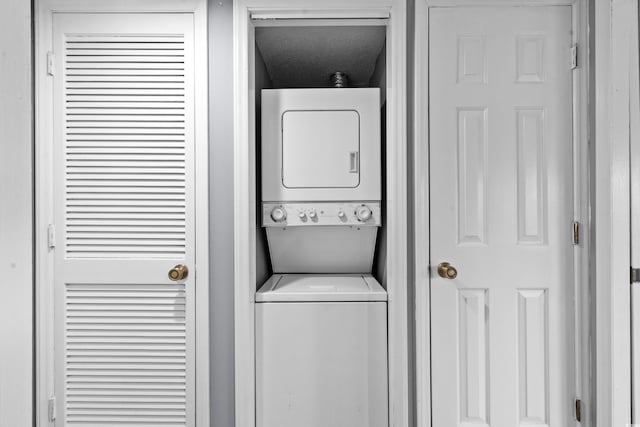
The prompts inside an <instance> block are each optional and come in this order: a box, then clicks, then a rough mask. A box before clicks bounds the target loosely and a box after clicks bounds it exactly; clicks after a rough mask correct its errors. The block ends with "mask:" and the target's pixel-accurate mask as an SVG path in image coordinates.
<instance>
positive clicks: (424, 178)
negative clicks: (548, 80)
mask: <svg viewBox="0 0 640 427" xmlns="http://www.w3.org/2000/svg"><path fill="white" fill-rule="evenodd" d="M460 6H477V7H478V6H479V7H485V6H505V7H506V6H570V7H571V8H572V26H573V42H574V43H577V44H578V46H579V47H580V53H579V58H578V61H579V64H578V68H577V69H576V70H574V74H573V117H574V125H573V162H574V177H573V186H574V200H575V202H574V218H575V220H577V221H579V222H580V223H581V225H582V226H583V227H582V228H583V230H582V232H581V236H580V238H581V240H580V244H579V245H576V246H574V268H575V277H574V295H575V316H574V319H575V320H574V334H575V335H574V345H575V353H574V359H575V363H576V377H575V382H576V384H575V389H576V399H580V400H581V401H582V406H583V414H585V413H586V412H588V411H586V410H585V409H586V408H591V395H592V392H591V384H590V383H589V378H590V368H589V367H590V364H591V363H590V360H591V354H590V350H589V346H590V341H589V336H590V333H591V330H590V327H589V325H590V318H591V317H590V316H591V314H592V311H591V310H590V298H589V287H588V286H587V285H586V284H587V283H589V277H590V276H589V270H588V266H589V262H588V261H589V254H590V251H591V244H590V237H591V233H590V230H591V224H590V223H589V218H590V215H589V206H590V192H591V187H590V185H589V182H590V171H589V160H590V154H589V146H588V135H589V133H588V131H589V127H588V126H589V125H588V123H589V121H588V118H589V111H588V105H587V101H588V94H589V92H588V82H589V58H588V33H587V29H588V8H587V7H586V6H587V5H586V3H585V2H583V1H579V0H542V1H540V0H538V1H531V0H417V1H416V13H415V21H414V28H415V46H414V58H415V62H414V67H415V68H414V70H415V71H414V74H413V82H412V83H413V86H414V89H415V93H416V95H415V99H414V100H413V105H412V107H413V122H414V123H413V134H414V138H413V146H412V149H413V153H414V161H413V177H412V178H413V183H414V184H413V198H414V208H413V212H414V214H413V223H412V224H411V225H412V227H413V231H414V232H413V233H412V234H413V235H414V236H421V237H420V241H424V242H429V241H430V233H429V224H430V218H429V211H430V209H429V208H430V204H429V198H430V195H429V174H430V171H429V118H428V117H429V116H428V112H429V78H428V75H429V51H428V48H429V25H428V22H429V21H428V19H429V12H430V9H432V8H434V7H460ZM425 76H426V78H425ZM421 118H424V119H421ZM418 212H419V213H420V215H418V214H417V213H418ZM570 236H571V230H570V224H567V238H568V239H569V238H570ZM418 243H419V242H418V241H417V240H416V241H414V245H413V250H414V260H415V261H414V266H413V271H412V274H413V277H414V288H415V319H416V325H415V337H414V339H415V348H416V358H415V364H416V366H415V369H416V380H415V381H416V390H415V392H416V418H417V426H418V427H428V426H431V356H430V355H431V334H430V330H431V325H430V304H431V302H430V271H429V260H430V246H429V245H424V244H423V245H421V244H418ZM580 425H582V426H590V425H592V421H591V420H590V416H589V415H588V414H587V416H586V417H585V416H584V415H583V419H582V423H581V424H580Z"/></svg>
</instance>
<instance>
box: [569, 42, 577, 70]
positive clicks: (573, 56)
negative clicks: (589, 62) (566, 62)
mask: <svg viewBox="0 0 640 427" xmlns="http://www.w3.org/2000/svg"><path fill="white" fill-rule="evenodd" d="M576 68H578V45H577V44H574V45H573V46H571V69H572V70H575V69H576Z"/></svg>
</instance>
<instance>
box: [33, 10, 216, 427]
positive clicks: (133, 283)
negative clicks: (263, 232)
mask: <svg viewBox="0 0 640 427" xmlns="http://www.w3.org/2000/svg"><path fill="white" fill-rule="evenodd" d="M39 6H40V7H39V12H38V23H39V27H38V35H39V40H38V51H39V52H46V51H53V52H58V55H54V58H55V60H56V61H57V64H55V65H57V66H56V67H54V68H55V69H56V70H59V72H57V73H56V72H54V76H53V78H48V77H43V76H46V64H44V63H43V62H44V61H38V65H37V70H38V73H37V74H36V75H37V76H40V78H39V79H38V80H37V83H38V87H39V89H38V104H37V105H38V108H39V109H40V110H41V112H42V114H41V115H40V117H41V118H42V119H41V121H40V122H39V123H38V141H39V143H38V151H39V155H38V162H39V165H40V167H39V185H38V192H39V196H38V197H39V200H40V201H41V206H43V208H42V209H41V210H40V211H39V212H38V214H39V219H38V223H39V224H43V223H44V224H46V223H49V222H51V223H53V222H56V223H57V224H56V225H57V226H58V227H57V229H58V230H59V232H58V233H57V234H56V237H57V240H56V251H55V253H56V256H51V257H50V256H49V255H48V254H47V252H46V249H44V250H43V251H42V252H41V259H42V262H41V264H39V266H38V269H39V307H40V308H39V312H40V313H41V322H42V323H41V324H40V325H39V332H40V340H41V341H40V342H41V343H42V344H43V345H42V346H41V352H40V354H39V363H38V369H39V375H38V378H39V384H38V403H39V411H38V417H39V418H40V419H41V420H44V419H46V417H47V412H46V410H47V408H46V399H48V397H49V396H50V395H52V394H53V393H54V387H55V389H56V391H55V392H56V394H57V403H58V410H57V413H58V418H57V419H58V420H59V421H60V422H61V421H62V420H63V418H64V417H68V418H74V419H75V421H76V422H79V423H80V425H82V423H88V424H89V425H92V424H93V423H96V422H101V421H105V420H108V419H111V420H112V422H116V423H120V424H123V423H124V424H126V423H127V421H128V420H131V421H134V418H135V420H137V421H139V420H140V419H145V420H147V421H151V422H161V421H162V420H164V421H166V420H167V419H170V420H171V422H174V423H176V425H192V426H195V425H208V423H209V421H208V420H209V399H208V396H209V378H208V372H209V358H208V354H209V349H208V342H209V337H208V314H209V313H208V280H207V279H208V256H207V253H208V241H207V239H206V236H207V235H208V218H207V216H206V215H198V216H196V215H195V212H206V209H207V206H208V197H207V193H208V192H207V184H208V174H207V163H208V157H207V155H206V154H207V147H208V142H207V126H206V117H207V109H206V91H207V83H206V77H207V76H206V63H207V61H206V56H203V55H202V52H206V21H205V19H206V10H205V4H204V2H199V1H194V2H185V3H182V4H180V5H176V4H171V3H163V2H144V1H141V2H137V3H136V4H130V3H125V2H114V3H111V4H109V5H104V4H100V5H97V4H94V5H90V6H94V7H96V8H98V6H99V9H100V11H101V12H116V11H117V12H122V13H120V14H118V15H115V14H109V13H105V14H102V15H101V14H91V13H87V12H90V11H96V9H90V11H87V9H86V8H87V5H86V3H85V4H83V6H84V7H81V5H78V4H75V3H74V2H73V1H61V2H42V3H40V4H39ZM52 8H53V9H56V10H58V11H60V9H65V8H73V9H74V11H76V12H77V11H78V10H85V14H84V16H83V19H78V17H80V16H82V15H79V14H64V13H57V14H51V10H52ZM158 10H161V11H163V12H169V13H166V14H156V15H153V14H148V13H146V12H157V11H158ZM132 12H139V13H138V14H136V13H132ZM140 12H142V13H140ZM170 12H182V13H179V14H174V15H171V14H170ZM53 16H55V17H56V18H55V19H52V18H53ZM65 19H68V21H65ZM61 28H64V29H65V30H67V31H71V35H69V34H67V35H66V36H64V38H65V39H66V42H65V43H63V36H62V32H60V29H61ZM141 29H143V30H144V31H147V32H146V33H141V32H140V30H141ZM168 29H169V30H170V31H167V30H168ZM122 33H125V35H122ZM52 35H53V38H51V37H52ZM113 35H118V36H117V37H114V38H113V39H110V40H106V39H105V40H100V41H102V42H106V43H101V44H100V45H99V46H98V45H95V46H94V45H93V44H92V43H78V42H87V41H90V42H95V41H99V40H96V39H100V38H108V37H110V36H113ZM83 36H84V38H81V37H83ZM140 37H142V38H144V37H148V38H150V39H153V40H144V41H145V42H149V41H153V42H154V43H157V42H168V44H164V45H163V47H162V48H161V47H160V46H152V45H151V44H149V43H142V44H137V42H139V41H141V40H137V39H136V40H133V39H134V38H140ZM180 39H181V40H180ZM119 43H128V44H127V46H126V47H127V48H134V49H138V51H136V50H129V49H128V50H127V51H126V52H124V53H123V54H122V55H119V56H118V52H116V51H115V50H117V49H118V48H120V47H125V46H120V45H119ZM176 43H177V44H180V43H182V44H181V45H180V46H175V44H176ZM76 44H78V46H76ZM74 47H76V48H80V50H75V49H74V50H73V52H72V49H71V48H74ZM105 47H106V48H108V49H112V50H113V51H111V50H107V51H100V52H98V51H95V52H93V51H92V52H88V51H85V50H83V49H85V48H89V49H95V48H105ZM149 47H155V48H156V49H155V50H153V52H151V51H148V50H149ZM114 49H115V50H114ZM70 53H73V55H77V56H71V55H70ZM104 53H107V56H106V57H101V56H100V55H101V54H104ZM127 54H135V55H140V57H133V56H127ZM163 55H164V56H163ZM159 56H163V57H162V58H160V57H159ZM42 57H44V54H43V55H42ZM132 59H133V61H132ZM73 61H78V62H73ZM83 61H84V62H85V63H89V62H91V61H96V62H93V63H92V64H93V66H94V67H95V68H100V66H99V65H98V66H96V65H95V64H107V65H109V64H113V61H115V62H117V64H114V65H112V66H110V67H109V66H108V67H103V69H102V70H94V71H88V70H89V69H90V68H91V66H84V67H83V66H82V63H83ZM101 61H102V62H101ZM141 61H146V62H147V63H146V64H144V65H140V64H139V63H140V62H141ZM64 62H68V65H69V67H68V68H67V69H65V67H63V66H62V64H63V63H64ZM127 62H129V63H138V65H135V64H134V65H130V66H129V68H131V69H135V70H136V71H131V70H129V71H127V72H125V71H122V69H123V68H125V69H126V68H127V67H126V64H127ZM183 62H184V63H183ZM72 64H76V65H80V66H79V67H77V66H74V65H72ZM161 64H162V65H161ZM114 69H115V70H114ZM94 74H95V76H93V75H94ZM112 74H114V75H115V74H117V76H113V77H112V76H111V75H112ZM122 74H125V75H127V77H130V78H129V79H128V80H126V79H123V77H122ZM89 77H91V78H89ZM123 80H126V81H123ZM150 80H153V81H150ZM63 81H64V85H63V84H62V82H63ZM110 82H112V83H110ZM83 85H84V86H83ZM196 87H197V88H200V89H202V91H203V92H204V93H202V94H201V93H200V92H198V91H196V90H195V88H196ZM154 91H156V92H158V93H157V94H154ZM160 92H161V93H160ZM172 96H173V97H172ZM110 97H111V98H110ZM62 101H70V102H69V103H68V104H67V105H69V106H70V107H81V108H79V109H74V108H68V109H65V108H60V106H62V105H65V104H64V103H63V102H62ZM73 101H76V102H73ZM104 101H112V102H104ZM113 101H115V102H113ZM153 101H156V102H153ZM172 101H174V102H172ZM175 101H177V102H175ZM165 104H171V105H170V106H169V105H165ZM56 106H57V107H56ZM88 107H91V111H89V109H88ZM128 107H136V109H135V110H134V112H135V113H138V115H134V114H132V111H131V109H130V108H128ZM157 107H165V108H163V109H162V113H166V114H168V116H162V118H161V119H158V118H157V114H159V110H155V108H157ZM85 110H87V111H85ZM121 110H122V111H121ZM71 113H73V114H71ZM76 113H79V114H80V115H78V116H76V115H75V114H76ZM140 114H142V115H140ZM105 115H109V116H108V117H106V116H105ZM48 117H53V118H54V121H53V123H50V122H49V121H48V120H47V118H48ZM114 118H115V120H114ZM107 119H111V120H107ZM203 119H204V120H203ZM170 120H172V121H170ZM56 122H57V125H56V124H55V123H56ZM203 125H204V126H203ZM62 126H65V128H66V129H65V128H63V127H62ZM61 129H65V130H64V131H62V130H61ZM181 129H182V131H181ZM45 135H46V137H47V138H48V136H49V135H53V136H54V138H53V140H48V142H50V145H44V144H43V143H42V142H41V141H42V139H43V136H45ZM107 143H110V144H111V145H108V144H107ZM80 145H82V147H80ZM85 145H86V147H85ZM76 146H78V148H76ZM63 148H64V149H63ZM49 150H51V151H49ZM154 150H155V152H154ZM51 159H55V160H57V161H55V162H53V163H51V164H50V163H48V161H51ZM65 159H66V160H68V161H67V162H65V161H64V160H65ZM181 160H182V162H183V163H181V162H180V161H181ZM91 161H95V163H94V164H89V163H90V162H91ZM145 162H146V163H145ZM84 163H87V164H86V165H85V164H84ZM185 165H186V166H185ZM109 172H113V174H110V173H109ZM47 173H49V175H47ZM52 176H53V179H52ZM76 178H77V179H76ZM196 181H197V183H198V186H197V187H196V186H195V183H196ZM56 183H57V184H56ZM61 183H64V184H66V186H65V187H62V186H60V184H61ZM49 185H51V188H52V189H49V188H48V186H49ZM65 193H67V194H69V195H71V196H70V197H69V199H68V200H67V199H66V198H65V197H61V196H64V194H65ZM72 193H73V194H72ZM134 195H135V198H134V197H132V196H134ZM105 200H107V201H108V202H109V203H105ZM60 201H64V202H63V203H60ZM72 205H73V206H72ZM49 209H50V210H49ZM49 215H51V216H49ZM154 215H155V216H154ZM80 223H82V224H80ZM125 223H127V224H129V225H130V227H129V228H127V229H126V230H125V229H120V228H121V226H122V224H125ZM78 227H80V228H78ZM145 227H148V228H145ZM158 227H169V228H171V230H169V229H167V230H164V234H163V235H164V237H165V239H160V240H162V241H164V243H162V244H161V245H160V246H158V245H157V243H159V241H160V240H158V238H157V237H158V236H159V233H158V231H159V230H157V228H158ZM196 230H197V231H198V233H201V234H198V233H196ZM147 231H152V233H151V234H152V236H149V237H151V239H150V240H149V239H144V238H143V237H145V236H143V235H144V234H145V232H147ZM78 233H81V234H82V235H79V234H78ZM83 233H84V234H87V233H88V234H91V236H85V235H84V234H83ZM125 234H127V235H126V236H125ZM74 236H75V239H76V240H78V241H77V242H76V241H75V240H72V239H71V238H74ZM196 236H200V237H203V238H195V237H196ZM114 238H116V239H118V244H116V243H115V242H112V241H111V239H114ZM183 238H184V241H183ZM39 239H41V238H39ZM85 239H88V240H87V242H88V243H89V245H88V246H84V243H83V242H84V240H85ZM39 241H40V242H41V243H44V240H39ZM169 242H172V243H169ZM81 248H82V249H81ZM49 260H51V261H52V262H51V263H49ZM178 262H180V263H186V264H188V266H189V267H190V273H191V274H190V276H189V277H188V278H187V280H186V281H183V282H182V283H177V284H174V283H173V282H170V281H169V280H168V278H167V277H166V274H167V272H168V269H169V268H171V267H172V266H173V265H175V264H177V263H178ZM196 266H197V276H198V279H199V282H198V283H202V285H201V286H196V282H195V280H194V279H195V276H196ZM118 271H120V273H118ZM54 273H56V274H54ZM57 273H60V274H57ZM52 278H53V279H52ZM52 281H53V282H54V285H53V286H52V289H48V288H49V287H48V286H45V284H48V283H51V282H52ZM185 283H186V284H187V286H185ZM56 285H57V286H56ZM61 285H62V286H61ZM189 285H190V286H189ZM49 291H51V293H49ZM196 294H197V296H196ZM64 301H67V303H68V304H66V305H64V304H62V302H64ZM50 304H51V305H50ZM101 310H102V311H101ZM96 313H97V314H98V316H97V317H96ZM82 314H85V316H83V315H82ZM100 314H102V316H100ZM50 319H55V321H57V323H55V321H51V320H50ZM92 319H93V320H92ZM118 319H123V320H125V321H124V322H122V323H119V322H118ZM127 319H128V321H127ZM132 319H133V323H132ZM167 320H168V322H167ZM114 321H115V322H114ZM196 321H197V322H198V323H199V327H198V329H196V328H195V324H196ZM63 322H65V323H63ZM136 322H137V323H136ZM65 324H66V325H65ZM48 325H51V329H49V327H48ZM126 325H129V326H131V327H129V328H127V327H126ZM122 326H125V327H124V329H123V328H122ZM132 328H133V329H132ZM54 330H55V332H56V337H55V340H54V339H53V333H54ZM136 334H138V335H136ZM136 337H139V338H138V339H136ZM196 337H197V339H196ZM132 340H134V342H139V343H138V348H137V350H136V348H133V347H132V345H133V344H131V342H132ZM54 341H56V348H57V349H58V352H57V353H56V358H55V363H53V362H51V361H52V360H53V351H52V348H53V342H54ZM94 347H95V349H94V350H92V349H93V348H94ZM101 351H102V353H103V354H102V353H101ZM114 351H115V352H114ZM118 351H120V353H118ZM136 351H138V353H136ZM65 352H66V354H65ZM72 353H73V354H72ZM169 353H171V354H169ZM174 353H175V354H174ZM196 353H197V354H198V355H200V356H199V357H198V358H197V359H196ZM165 356H167V357H168V356H171V357H175V359H171V360H170V359H169V358H167V357H165ZM85 359H86V360H85ZM171 362H177V363H176V364H172V363H171ZM54 366H55V376H57V378H58V381H54V380H53V376H54ZM196 369H197V370H198V373H199V376H198V377H196V376H195V371H196ZM99 372H102V373H106V374H107V375H106V376H103V377H100V375H98V374H96V373H99ZM71 374H73V375H71ZM109 374H110V375H111V377H110V375H109ZM63 377H66V378H71V380H69V384H71V383H73V384H71V385H70V386H69V387H68V388H65V383H64V382H63V381H60V379H61V378H63ZM147 377H148V378H155V379H156V381H155V382H154V381H151V383H154V384H155V385H153V384H152V385H150V383H149V382H147V381H146V380H145V381H143V379H147ZM72 380H73V381H72ZM77 381H85V382H86V384H85V386H87V387H88V388H91V389H95V390H101V389H102V388H104V387H106V386H107V383H108V384H110V385H115V386H116V387H115V388H113V390H112V392H113V393H114V397H117V396H119V394H118V393H121V394H122V393H124V394H123V396H124V395H127V396H129V395H130V394H131V393H133V395H135V394H136V392H138V394H141V396H142V397H138V398H135V396H134V398H132V399H131V402H130V405H129V406H128V407H118V408H112V407H111V406H110V405H112V404H111V403H109V402H108V401H107V400H104V399H102V400H101V398H100V397H99V396H96V395H94V394H91V393H85V392H83V391H80V392H76V391H75V388H76V387H75V383H76V382H77ZM118 381H119V382H118ZM181 383H182V386H181ZM156 386H157V387H161V388H162V389H163V391H162V393H158V394H153V393H151V391H153V387H156ZM149 388H151V389H152V390H148V389H149ZM163 393H165V396H164V397H163ZM167 399H168V400H169V401H166V400H167ZM114 409H117V410H118V411H119V412H118V411H114ZM65 411H68V412H66V413H65Z"/></svg>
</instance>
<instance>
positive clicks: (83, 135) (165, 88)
mask: <svg viewBox="0 0 640 427" xmlns="http://www.w3.org/2000/svg"><path fill="white" fill-rule="evenodd" d="M184 61H185V46H184V40H183V38H182V37H179V36H176V37H169V36H166V37H165V36H161V37H138V36H122V37H112V36H94V37H83V36H67V39H66V42H65V70H64V71H65V77H64V79H65V81H64V99H65V109H64V112H65V115H64V118H65V123H64V126H65V144H66V145H65V182H66V190H67V191H66V194H67V197H66V205H65V206H66V215H65V237H66V239H65V241H66V254H67V257H69V258H132V257H145V258H171V257H176V256H180V255H184V253H185V235H184V230H185V204H184V192H185V138H186V136H185V135H186V129H185V107H184V102H185V90H186V85H185V67H184ZM132 201H135V202H136V203H132ZM138 201H140V202H138Z"/></svg>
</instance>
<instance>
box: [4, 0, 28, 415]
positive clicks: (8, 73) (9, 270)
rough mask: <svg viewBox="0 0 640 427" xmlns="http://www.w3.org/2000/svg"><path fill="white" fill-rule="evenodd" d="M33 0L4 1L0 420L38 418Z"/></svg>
mask: <svg viewBox="0 0 640 427" xmlns="http://www.w3.org/2000/svg"><path fill="white" fill-rule="evenodd" d="M31 54H32V50H31V4H30V2H28V1H27V2H25V1H22V0H5V1H2V2H0V141H1V142H0V145H1V146H2V151H3V155H2V157H3V161H2V167H0V200H2V202H1V203H0V268H1V269H2V271H3V274H4V280H2V282H1V283H0V291H1V292H2V295H3V298H2V300H0V342H2V350H1V351H0V353H1V355H2V356H1V357H0V358H1V359H2V363H0V424H1V425H3V426H4V425H7V426H30V425H31V424H32V422H33V419H34V417H33V410H34V408H33V387H32V386H33V349H34V347H33V316H34V312H33V264H32V262H33V166H32V156H33V131H32V129H33V121H32V120H33V115H32V103H31V100H32V81H31V66H32V63H31Z"/></svg>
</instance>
